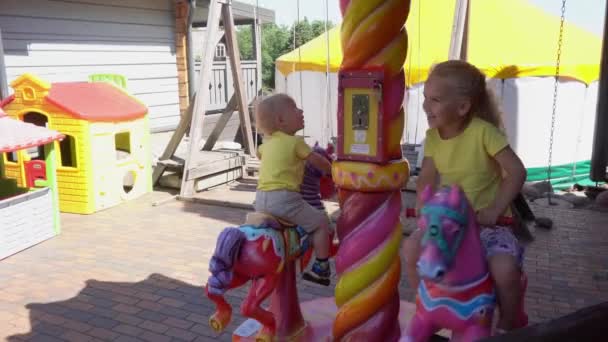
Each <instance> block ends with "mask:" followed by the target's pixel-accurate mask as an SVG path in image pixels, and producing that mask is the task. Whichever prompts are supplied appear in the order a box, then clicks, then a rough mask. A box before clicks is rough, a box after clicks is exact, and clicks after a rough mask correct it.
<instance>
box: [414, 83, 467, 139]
mask: <svg viewBox="0 0 608 342" xmlns="http://www.w3.org/2000/svg"><path fill="white" fill-rule="evenodd" d="M422 107H423V108H424V111H425V112H426V117H427V120H428V123H429V127H430V128H444V127H447V126H451V125H453V124H455V123H459V122H461V121H463V120H464V119H465V118H466V116H467V113H468V110H469V108H470V104H469V101H468V100H466V99H463V98H462V97H461V96H458V94H457V93H456V91H455V89H454V87H453V85H452V84H451V83H450V81H449V80H446V79H444V78H440V77H429V79H428V80H427V81H426V83H425V84H424V102H423V105H422Z"/></svg>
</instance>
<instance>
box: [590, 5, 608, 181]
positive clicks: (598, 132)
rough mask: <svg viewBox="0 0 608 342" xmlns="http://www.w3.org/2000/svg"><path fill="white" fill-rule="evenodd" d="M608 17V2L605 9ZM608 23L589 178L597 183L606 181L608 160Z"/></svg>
mask: <svg viewBox="0 0 608 342" xmlns="http://www.w3.org/2000/svg"><path fill="white" fill-rule="evenodd" d="M605 13H606V16H607V17H608V2H606V9H605ZM605 18H606V17H605ZM607 92H608V23H606V22H604V39H603V44H602V61H601V63H600V83H599V86H598V96H597V111H596V113H595V130H594V134H593V152H592V154H591V171H590V172H589V176H590V178H591V180H593V181H595V182H604V181H606V165H607V158H608V150H607V148H608V139H606V138H607V137H608V135H607V133H608V93H607Z"/></svg>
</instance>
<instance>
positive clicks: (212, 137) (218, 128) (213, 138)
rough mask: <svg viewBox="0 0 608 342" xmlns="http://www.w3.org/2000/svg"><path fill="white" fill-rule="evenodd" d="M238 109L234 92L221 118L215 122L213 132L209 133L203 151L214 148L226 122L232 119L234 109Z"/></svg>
mask: <svg viewBox="0 0 608 342" xmlns="http://www.w3.org/2000/svg"><path fill="white" fill-rule="evenodd" d="M236 109H237V100H236V95H235V94H232V97H230V100H229V101H228V103H227V104H226V108H225V109H224V112H223V113H222V115H221V116H220V118H219V119H218V120H217V122H216V123H215V127H213V131H211V134H209V137H208V138H207V141H205V146H203V151H211V150H212V149H213V146H215V143H216V142H217V139H218V138H219V137H220V134H222V132H223V131H224V128H225V127H226V124H227V123H228V121H230V118H231V117H232V114H233V113H234V111H235V110H236Z"/></svg>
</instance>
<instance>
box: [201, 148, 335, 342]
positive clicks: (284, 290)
mask: <svg viewBox="0 0 608 342" xmlns="http://www.w3.org/2000/svg"><path fill="white" fill-rule="evenodd" d="M313 150H314V151H315V152H319V153H321V155H323V156H324V157H326V158H327V159H328V160H332V156H331V154H332V151H333V149H332V148H331V145H330V146H329V147H328V148H327V149H322V148H320V147H319V146H318V145H317V144H315V147H314V149H313ZM323 178H324V177H323V176H322V173H321V172H320V171H319V170H317V169H316V168H315V167H314V166H312V164H310V163H307V165H306V168H305V171H304V180H303V184H302V193H303V198H304V199H305V200H306V201H307V202H308V203H309V204H311V205H313V206H315V207H317V208H318V209H320V210H324V207H323V206H322V203H321V198H326V197H322V196H321V194H323V195H324V196H330V195H331V194H332V193H333V183H330V181H331V178H329V180H328V179H323ZM315 187H316V189H317V190H316V196H313V195H311V193H310V190H311V188H315ZM304 189H306V191H307V193H306V194H305V195H304ZM319 205H320V206H319ZM331 238H332V236H331V235H330V241H331ZM309 240H310V239H309V237H308V236H307V235H306V233H305V232H304V230H303V229H301V228H300V227H296V226H294V225H293V224H291V223H290V222H285V221H283V220H281V219H279V218H276V217H272V216H270V215H267V214H264V213H250V214H249V215H247V219H246V222H245V224H243V225H241V226H239V227H228V228H225V229H224V230H223V231H222V232H221V233H220V235H219V237H218V239H217V244H216V248H215V252H214V254H213V257H212V258H211V262H210V272H211V276H210V277H209V280H208V282H207V285H206V287H205V292H206V295H207V297H208V298H209V299H210V300H211V301H213V302H214V303H215V306H216V311H215V313H214V314H213V315H212V316H211V318H210V319H209V324H210V325H211V327H212V328H213V329H214V330H215V331H216V332H217V333H220V332H222V331H223V330H224V328H225V327H226V326H227V325H228V324H229V323H230V320H231V315H232V308H231V306H230V304H228V302H226V300H225V299H224V293H225V292H226V291H227V290H230V289H234V288H238V287H240V286H242V285H244V284H245V283H246V282H248V281H250V280H251V282H252V284H251V287H250V289H249V292H248V294H247V296H246V297H245V299H244V300H243V303H242V305H241V314H242V315H243V316H245V317H249V318H253V319H255V320H257V321H258V322H260V323H261V325H262V329H261V331H260V333H259V334H258V337H257V338H256V340H258V341H270V340H272V339H273V338H275V336H277V335H290V334H291V335H294V334H297V333H298V331H299V330H301V329H303V326H304V322H303V320H302V316H301V313H300V310H299V303H298V302H297V289H296V287H295V273H296V272H295V264H296V262H298V263H299V266H300V271H301V270H303V269H304V268H305V267H306V265H307V264H308V262H309V261H310V259H311V256H312V248H311V246H310V242H309ZM336 249H337V246H336V245H334V246H332V248H331V250H330V255H335V252H336ZM273 292H274V293H275V294H278V295H277V296H276V297H277V298H279V297H280V299H277V302H280V303H274V296H273V303H272V304H271V307H272V306H273V305H275V304H276V305H278V306H281V308H278V311H280V312H281V315H279V316H280V317H275V316H277V315H275V313H274V312H273V309H272V308H271V310H266V309H264V308H262V306H261V305H262V302H263V301H264V300H265V299H266V298H268V297H269V296H270V295H271V294H272V293H273ZM294 306H297V308H294ZM283 316H289V317H283ZM294 325H298V326H294Z"/></svg>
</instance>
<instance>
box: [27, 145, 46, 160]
mask: <svg viewBox="0 0 608 342" xmlns="http://www.w3.org/2000/svg"><path fill="white" fill-rule="evenodd" d="M27 154H28V155H29V156H30V160H44V157H45V154H44V145H41V146H36V147H30V148H28V149H27Z"/></svg>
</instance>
